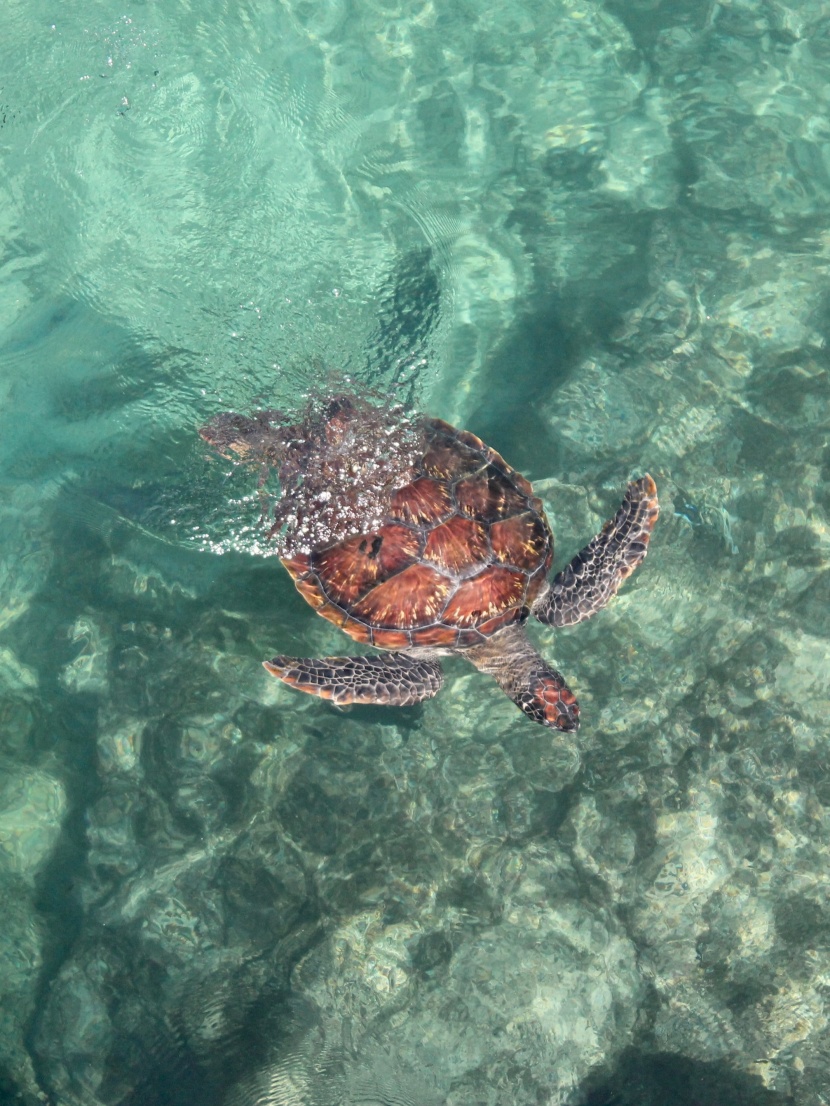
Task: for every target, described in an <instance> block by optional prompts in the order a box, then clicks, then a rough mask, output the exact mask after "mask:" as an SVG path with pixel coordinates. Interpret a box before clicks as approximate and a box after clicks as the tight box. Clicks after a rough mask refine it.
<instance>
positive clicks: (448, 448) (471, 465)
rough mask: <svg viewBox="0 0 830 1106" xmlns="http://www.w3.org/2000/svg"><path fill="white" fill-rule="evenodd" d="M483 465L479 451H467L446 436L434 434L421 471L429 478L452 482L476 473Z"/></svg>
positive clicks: (465, 447) (464, 447)
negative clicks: (433, 477)
mask: <svg viewBox="0 0 830 1106" xmlns="http://www.w3.org/2000/svg"><path fill="white" fill-rule="evenodd" d="M483 464H484V458H483V457H482V455H481V453H480V452H479V451H476V450H472V449H468V448H467V446H464V445H461V443H460V442H457V441H455V439H454V438H453V437H451V436H450V435H448V434H436V435H435V437H434V438H433V439H432V441H431V442H430V444H429V446H428V448H427V451H426V453H425V454H424V460H423V469H424V472H426V473H427V474H428V475H429V476H435V477H437V478H438V479H439V480H448V481H450V482H452V481H453V480H458V479H459V478H460V477H462V476H469V475H470V474H471V473H473V472H477V471H478V470H479V469H480V468H481V467H482V466H483Z"/></svg>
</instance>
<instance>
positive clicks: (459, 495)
mask: <svg viewBox="0 0 830 1106" xmlns="http://www.w3.org/2000/svg"><path fill="white" fill-rule="evenodd" d="M424 428H425V429H424V438H423V442H424V447H423V455H422V456H421V457H420V458H416V459H415V460H414V463H413V471H414V472H415V474H416V475H415V478H414V479H413V480H412V481H411V482H410V483H408V484H406V485H405V486H403V487H400V488H397V489H395V490H394V491H393V493H392V495H391V499H390V505H389V511H388V515H387V517H386V518H385V519H384V521H383V524H382V525H381V526H379V527H378V528H377V529H373V530H371V531H368V532H366V533H363V534H354V535H352V536H350V537H347V538H346V539H345V540H343V541H338V542H336V543H334V544H331V545H328V546H326V547H325V548H320V549H315V550H313V551H312V552H311V553H309V554H306V553H301V554H297V555H295V556H291V557H284V558H283V564H284V565H285V567H286V568H287V569H288V571H289V572H290V573H291V575H292V576H293V577H294V581H295V583H296V585H297V589H298V591H299V592H300V594H301V595H302V596H303V597H304V598H305V599H306V600H307V601H308V602H309V603H310V604H311V606H312V607H314V608H315V609H316V610H317V613H318V614H321V615H322V616H323V617H324V618H327V619H328V620H329V621H330V622H333V623H334V624H335V625H336V626H339V627H340V629H342V630H345V631H346V633H347V634H350V635H351V637H353V638H354V639H355V640H356V641H361V642H365V643H367V644H369V645H376V646H379V647H380V648H384V649H406V648H408V647H410V646H413V645H414V646H433V647H438V648H441V647H447V648H459V647H464V646H468V645H474V644H476V643H478V642H481V641H482V640H483V639H485V638H487V637H489V636H490V635H491V634H493V633H495V632H496V631H497V630H500V629H502V628H503V627H504V626H507V625H509V624H510V623H512V622H522V621H524V619H526V618H527V615H528V612H529V610H530V607H531V605H532V604H533V602H534V600H535V599H536V597H537V596H538V594H539V592H540V591H541V589H542V588H543V587H544V584H545V579H546V577H547V574H548V570H549V569H550V564H551V560H552V558H553V535H552V533H551V530H550V526H549V525H548V521H547V519H546V518H545V514H544V511H543V509H542V503H541V500H539V499H537V498H536V497H535V496H534V495H533V489H532V488H531V486H530V484H529V483H528V481H527V480H525V478H524V477H523V476H521V475H520V474H519V473H517V472H514V470H513V469H512V468H510V466H509V465H508V464H506V463H505V461H504V460H503V458H502V457H501V456H500V455H499V454H498V453H496V451H495V450H494V449H490V448H489V447H488V446H486V445H484V443H483V442H482V441H481V440H480V439H479V438H477V437H476V436H475V435H474V434H470V433H469V432H468V431H465V430H456V429H455V428H454V427H452V426H450V425H449V424H448V423H445V422H442V421H441V420H440V419H430V420H428V421H426V422H425V424H424Z"/></svg>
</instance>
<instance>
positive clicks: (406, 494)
mask: <svg viewBox="0 0 830 1106" xmlns="http://www.w3.org/2000/svg"><path fill="white" fill-rule="evenodd" d="M452 510H453V507H452V499H451V498H450V493H449V491H448V490H447V488H446V486H445V485H444V484H442V483H440V482H439V481H437V480H432V479H430V478H429V477H428V476H421V477H419V479H417V480H413V481H412V483H411V484H406V485H405V486H404V487H403V488H398V490H397V491H396V492H394V493H393V495H392V505H391V510H390V514H391V515H392V517H393V518H396V519H401V521H403V522H412V523H415V524H416V525H418V526H420V525H423V524H424V523H435V522H442V521H443V520H444V519H445V518H448V517H449V516H450V515H451V514H452Z"/></svg>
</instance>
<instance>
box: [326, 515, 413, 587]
mask: <svg viewBox="0 0 830 1106" xmlns="http://www.w3.org/2000/svg"><path fill="white" fill-rule="evenodd" d="M419 550H420V542H419V540H418V536H417V534H415V533H414V532H413V531H412V530H408V529H407V528H406V527H405V526H396V525H395V524H394V523H392V524H390V525H388V526H383V527H381V529H379V530H377V531H374V532H373V533H369V534H357V535H355V536H354V537H351V538H347V539H346V540H345V541H342V542H338V543H337V545H332V546H330V547H329V548H328V549H324V550H322V551H321V552H319V553H315V554H314V555H313V556H312V567H313V568H314V571H315V572H316V573H317V575H318V577H319V579H320V582H321V583H322V585H323V589H324V590H325V592H326V594H327V595H328V596H329V598H330V599H334V600H335V601H336V602H337V603H339V604H340V605H341V606H343V607H346V608H350V607H352V606H353V605H354V604H355V603H356V602H357V601H358V599H360V598H362V596H364V595H365V594H366V592H367V591H369V589H370V588H372V587H374V585H375V584H377V583H380V582H381V581H383V580H386V579H387V578H388V577H389V576H392V575H394V573H396V572H399V571H400V570H401V569H402V568H404V567H405V566H406V565H407V564H412V562H413V561H414V560H415V558H416V557H417V556H418V552H419Z"/></svg>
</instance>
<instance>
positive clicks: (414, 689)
mask: <svg viewBox="0 0 830 1106" xmlns="http://www.w3.org/2000/svg"><path fill="white" fill-rule="evenodd" d="M263 664H264V666H265V668H266V669H267V670H268V671H269V672H270V673H271V675H272V676H276V677H277V679H278V680H282V682H283V683H285V684H289V685H290V686H291V687H296V688H297V690H298V691H307V692H308V694H309V695H319V696H320V698H321V699H330V700H331V701H332V702H333V703H337V704H338V705H339V706H346V705H347V704H348V703H380V704H385V705H386V706H391V707H407V706H409V705H410V704H411V703H420V702H421V700H422V699H431V698H432V696H433V695H436V694H437V693H438V692H439V691H440V689H441V684H442V683H443V682H444V673H443V672H442V671H441V666H440V665H439V664H438V662H437V661H431V660H420V659H419V660H413V659H412V658H411V657H407V656H405V655H404V654H403V653H382V654H380V655H377V654H376V655H374V656H372V655H369V656H365V657H322V658H321V659H319V660H318V659H316V658H314V657H273V658H272V659H271V660H270V661H264V662H263Z"/></svg>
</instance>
